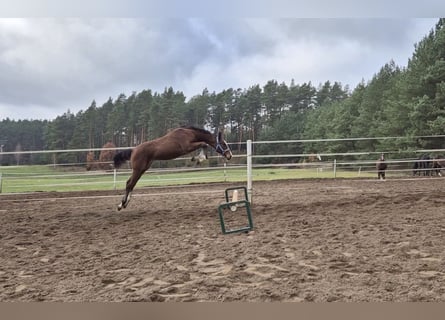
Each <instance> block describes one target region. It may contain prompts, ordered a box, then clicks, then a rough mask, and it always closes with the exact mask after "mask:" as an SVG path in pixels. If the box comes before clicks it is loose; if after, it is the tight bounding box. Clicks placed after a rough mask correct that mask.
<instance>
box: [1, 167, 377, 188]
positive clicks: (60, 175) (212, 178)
mask: <svg viewBox="0 0 445 320" xmlns="http://www.w3.org/2000/svg"><path fill="white" fill-rule="evenodd" d="M0 176H1V177H0V191H1V192H2V193H17V192H37V191H87V190H113V189H115V188H116V189H124V188H125V182H126V180H127V179H128V177H129V176H130V171H129V170H119V171H118V173H117V174H116V177H115V176H114V173H113V172H112V171H110V172H105V171H92V172H87V171H85V170H83V169H79V168H61V167H53V166H14V167H0ZM335 176H336V177H337V178H356V177H358V176H359V174H358V172H357V171H337V172H336V174H335ZM360 177H362V178H367V177H375V174H374V173H370V172H362V173H360ZM252 178H253V181H259V180H279V179H305V178H334V172H333V170H332V168H327V169H326V168H324V169H323V171H321V170H320V169H318V170H317V168H315V167H312V168H305V169H301V168H280V167H274V168H254V169H253V172H252ZM246 180H247V173H246V168H243V167H241V168H240V167H236V168H230V167H228V168H227V169H224V168H215V169H211V168H210V169H206V170H202V169H190V170H188V171H181V172H177V171H172V170H152V171H148V172H147V173H146V174H145V175H144V176H143V177H142V178H141V179H140V180H139V182H138V184H137V187H142V186H167V185H181V184H190V183H206V182H207V183H208V182H245V181H246Z"/></svg>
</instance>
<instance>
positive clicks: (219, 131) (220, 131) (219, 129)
mask: <svg viewBox="0 0 445 320" xmlns="http://www.w3.org/2000/svg"><path fill="white" fill-rule="evenodd" d="M218 139H219V140H220V141H222V140H224V127H220V128H218Z"/></svg>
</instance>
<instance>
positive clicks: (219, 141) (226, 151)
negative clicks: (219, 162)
mask: <svg viewBox="0 0 445 320" xmlns="http://www.w3.org/2000/svg"><path fill="white" fill-rule="evenodd" d="M215 150H216V152H218V153H219V154H220V155H222V156H224V157H225V158H226V159H227V160H230V159H232V151H231V150H230V147H229V145H228V144H227V142H226V140H224V132H223V131H221V130H218V132H217V133H216V146H215Z"/></svg>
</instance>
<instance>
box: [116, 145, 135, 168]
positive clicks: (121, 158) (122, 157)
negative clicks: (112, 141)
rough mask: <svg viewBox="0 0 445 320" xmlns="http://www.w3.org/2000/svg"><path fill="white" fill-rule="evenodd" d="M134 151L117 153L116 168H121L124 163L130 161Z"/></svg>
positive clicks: (128, 150) (127, 150)
mask: <svg viewBox="0 0 445 320" xmlns="http://www.w3.org/2000/svg"><path fill="white" fill-rule="evenodd" d="M132 151H133V149H126V150H122V151H119V152H118V153H116V154H115V155H114V157H113V161H114V167H115V168H119V167H120V166H121V165H122V163H124V162H125V161H127V160H130V158H131V152H132Z"/></svg>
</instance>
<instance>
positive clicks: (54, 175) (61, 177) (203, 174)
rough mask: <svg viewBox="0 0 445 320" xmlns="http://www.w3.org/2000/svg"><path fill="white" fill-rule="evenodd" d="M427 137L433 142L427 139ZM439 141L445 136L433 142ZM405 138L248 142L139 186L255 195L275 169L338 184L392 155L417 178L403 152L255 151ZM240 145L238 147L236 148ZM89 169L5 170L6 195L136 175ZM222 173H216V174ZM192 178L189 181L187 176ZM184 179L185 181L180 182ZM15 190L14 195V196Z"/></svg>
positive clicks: (108, 184) (160, 172)
mask: <svg viewBox="0 0 445 320" xmlns="http://www.w3.org/2000/svg"><path fill="white" fill-rule="evenodd" d="M425 137H427V136H425ZM431 137H434V138H438V137H445V136H431ZM395 138H400V137H378V138H356V139H321V140H284V141H254V142H252V141H250V140H248V141H246V142H245V143H242V144H245V145H246V146H245V150H246V151H247V152H246V153H242V154H238V155H236V154H235V155H234V160H233V161H231V162H228V163H226V162H224V161H223V160H221V159H222V158H221V157H219V156H214V157H210V161H213V164H214V166H208V165H207V166H205V167H192V166H191V163H190V157H182V158H179V159H176V160H174V161H176V164H175V165H174V166H177V167H175V168H152V169H150V170H149V171H147V173H148V174H147V175H145V176H143V177H142V179H141V180H140V182H138V185H139V186H140V185H155V186H156V185H165V184H186V183H203V182H209V181H219V182H224V181H226V182H233V181H244V182H245V183H246V184H247V188H248V191H249V194H251V193H252V186H253V180H254V178H255V179H261V177H260V176H259V175H260V174H261V172H262V171H261V170H266V169H270V170H274V169H288V170H293V171H289V172H295V171H297V170H295V169H302V170H301V171H302V172H303V171H308V170H309V171H311V172H313V176H315V177H317V176H321V177H329V178H336V177H337V176H338V173H339V172H349V173H351V175H350V176H355V177H363V176H366V175H367V174H368V175H369V174H374V173H375V172H376V169H375V162H376V159H377V155H380V154H381V153H384V154H386V155H387V161H386V162H387V163H388V170H387V176H407V175H409V176H411V175H412V174H413V169H412V167H413V163H414V162H417V161H419V160H418V159H415V158H397V157H398V156H399V155H400V154H401V152H400V151H398V150H397V151H391V150H389V151H388V150H387V151H371V152H347V153H329V152H323V150H320V152H319V153H317V154H313V153H311V154H309V153H285V154H259V153H255V150H254V149H256V148H254V145H257V144H258V145H264V144H287V145H291V144H295V143H299V144H301V143H307V142H323V141H325V142H329V141H347V140H366V139H395ZM232 145H234V144H232ZM122 149H128V148H110V149H105V148H96V149H74V150H43V151H20V152H3V153H1V154H0V155H16V154H57V153H65V154H67V153H76V152H83V153H88V152H90V151H96V152H98V151H103V150H122ZM410 152H411V153H415V154H430V155H437V154H444V153H445V149H419V150H413V151H410ZM314 155H315V156H317V157H319V158H321V160H319V161H316V162H304V161H303V159H306V158H308V157H313V156H314ZM351 157H352V158H353V157H361V158H362V160H344V159H345V158H351ZM271 159H272V160H277V162H279V163H263V164H262V163H260V162H261V160H263V162H264V160H266V161H270V160H271ZM85 166H86V163H63V164H57V163H54V162H53V163H48V164H46V165H43V166H41V167H46V168H49V167H50V168H52V169H53V170H51V171H45V170H42V171H40V172H39V171H38V170H37V171H36V172H33V171H32V170H33V169H34V168H36V166H0V192H2V189H3V192H28V191H36V190H38V191H46V190H54V188H56V189H57V188H58V187H67V186H72V187H73V188H72V189H74V190H82V189H83V188H86V187H88V189H94V188H95V187H97V189H116V188H123V187H124V186H125V181H126V179H127V178H128V176H129V175H130V170H129V169H127V170H125V169H123V170H118V171H117V172H116V171H113V170H108V171H103V170H102V171H86V170H85ZM215 172H216V173H215ZM188 173H189V175H187V174H188ZM174 174H181V175H182V176H175V175H174ZM10 190H13V191H10Z"/></svg>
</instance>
